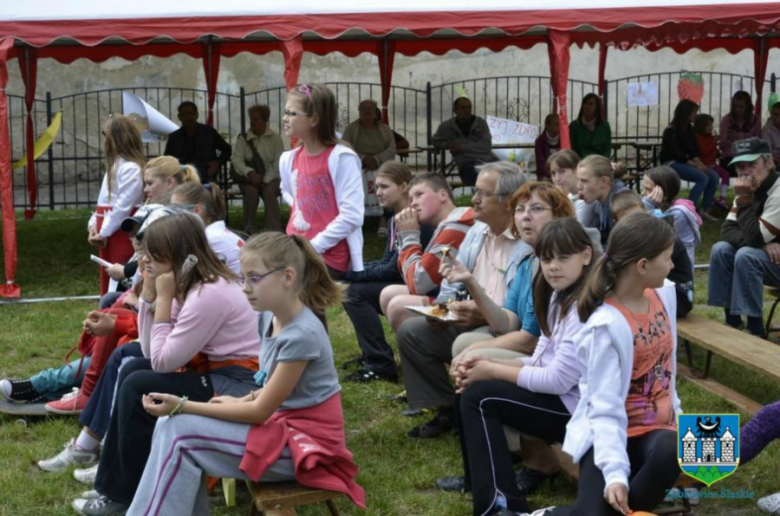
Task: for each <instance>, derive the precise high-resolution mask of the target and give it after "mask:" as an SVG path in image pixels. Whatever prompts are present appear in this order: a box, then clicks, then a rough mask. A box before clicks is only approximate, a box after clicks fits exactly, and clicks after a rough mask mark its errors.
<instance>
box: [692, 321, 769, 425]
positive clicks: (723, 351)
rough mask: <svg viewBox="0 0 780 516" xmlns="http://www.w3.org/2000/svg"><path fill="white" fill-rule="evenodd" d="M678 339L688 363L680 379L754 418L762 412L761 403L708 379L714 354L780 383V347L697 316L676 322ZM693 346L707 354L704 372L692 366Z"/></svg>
mask: <svg viewBox="0 0 780 516" xmlns="http://www.w3.org/2000/svg"><path fill="white" fill-rule="evenodd" d="M677 337H678V339H679V340H680V341H682V343H683V346H684V347H685V354H686V361H687V366H685V365H680V364H679V363H678V365H677V373H678V375H679V376H681V377H683V378H685V379H686V380H688V381H690V382H692V383H694V384H696V385H698V386H699V387H702V388H703V389H705V390H707V391H709V392H711V393H713V394H715V395H717V396H720V397H722V398H725V399H726V400H728V401H729V402H731V403H732V404H733V405H734V406H736V407H737V408H739V409H741V410H743V411H745V412H747V413H749V414H751V415H752V414H755V413H756V412H758V411H759V410H760V409H761V407H762V405H761V404H760V403H757V402H756V401H754V400H752V399H750V398H748V397H747V396H744V395H742V394H740V393H738V392H736V391H734V390H732V389H730V388H729V387H726V386H725V385H723V384H720V383H718V382H716V381H715V380H713V379H711V378H709V374H710V365H711V364H712V355H713V353H714V354H717V355H719V356H722V357H723V358H725V359H726V360H729V361H730V362H734V363H735V364H738V365H740V366H742V367H746V368H747V369H750V370H751V371H755V372H757V373H760V374H762V375H764V376H767V377H768V378H772V379H774V380H780V347H778V346H776V345H775V344H772V343H771V342H769V341H767V340H764V339H761V338H758V337H755V336H753V335H750V334H748V333H745V332H743V331H740V330H737V329H735V328H731V327H730V326H727V325H725V324H723V323H720V322H717V321H713V320H712V319H707V318H706V317H702V316H700V315H695V314H688V317H686V318H685V319H679V320H678V321H677ZM691 344H695V345H696V346H699V347H701V348H703V349H704V350H705V351H706V352H707V353H706V356H705V359H704V368H703V369H701V370H700V369H698V368H697V367H696V366H695V364H694V363H693V352H692V350H691Z"/></svg>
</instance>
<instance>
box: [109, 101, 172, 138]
mask: <svg viewBox="0 0 780 516" xmlns="http://www.w3.org/2000/svg"><path fill="white" fill-rule="evenodd" d="M122 114H123V115H125V116H126V117H127V118H129V119H130V120H132V122H133V124H135V126H136V127H137V128H138V130H139V131H140V132H141V140H143V141H144V142H159V141H162V140H165V139H166V137H167V136H168V135H169V134H171V133H172V132H173V131H175V130H177V129H178V128H179V126H178V125H176V124H174V123H173V122H171V121H170V120H169V119H168V118H167V117H166V116H165V115H163V114H162V113H160V112H159V111H157V110H156V109H154V108H153V107H152V106H150V105H149V104H147V103H146V102H145V101H144V100H143V99H141V98H139V97H138V96H136V95H133V94H132V93H129V92H127V91H123V92H122Z"/></svg>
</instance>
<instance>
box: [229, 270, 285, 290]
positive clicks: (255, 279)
mask: <svg viewBox="0 0 780 516" xmlns="http://www.w3.org/2000/svg"><path fill="white" fill-rule="evenodd" d="M282 269H284V267H277V268H275V269H273V270H270V271H268V272H266V273H265V274H256V275H255V274H253V275H251V276H249V277H248V278H245V277H244V276H239V277H238V284H239V285H241V286H242V287H243V286H244V284H245V283H246V282H247V280H249V283H250V284H252V285H257V284H259V283H260V282H261V281H263V279H264V278H265V277H266V276H270V275H271V274H273V273H274V272H279V271H280V270H282Z"/></svg>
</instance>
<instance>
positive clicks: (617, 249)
mask: <svg viewBox="0 0 780 516" xmlns="http://www.w3.org/2000/svg"><path fill="white" fill-rule="evenodd" d="M675 238H676V236H675V233H674V229H672V227H671V225H669V224H667V223H666V222H664V221H663V220H662V219H658V218H655V217H653V216H652V215H650V214H648V213H632V214H630V215H628V216H626V218H624V219H622V220H621V221H620V222H618V223H617V224H615V227H614V228H612V232H611V233H610V234H609V240H608V241H607V249H606V252H605V253H604V255H603V256H602V257H601V259H599V261H598V263H597V264H596V266H595V268H594V269H593V272H591V274H590V277H589V278H588V282H587V286H586V287H585V289H584V290H583V291H582V294H581V295H580V299H579V304H578V305H577V313H578V314H579V316H580V320H581V321H582V322H585V321H587V320H588V318H589V317H590V316H591V315H593V312H595V311H596V308H598V307H599V306H601V304H602V303H604V299H606V297H607V296H608V295H609V294H610V293H611V292H612V291H613V290H614V289H615V284H616V282H617V278H618V275H620V273H621V272H622V271H623V270H624V269H625V268H626V267H628V266H629V265H631V264H632V263H636V262H638V261H639V260H641V259H643V258H646V259H647V260H652V259H653V258H655V257H657V256H658V255H659V254H661V253H662V252H664V251H665V250H666V249H668V248H669V247H670V246H672V245H674V239H675Z"/></svg>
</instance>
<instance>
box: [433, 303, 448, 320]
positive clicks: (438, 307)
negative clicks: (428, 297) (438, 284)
mask: <svg viewBox="0 0 780 516" xmlns="http://www.w3.org/2000/svg"><path fill="white" fill-rule="evenodd" d="M448 313H450V309H449V308H448V307H447V304H446V303H437V304H435V305H433V306H432V307H431V311H430V314H431V315H432V316H433V317H441V318H444V317H447V314H448Z"/></svg>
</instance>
